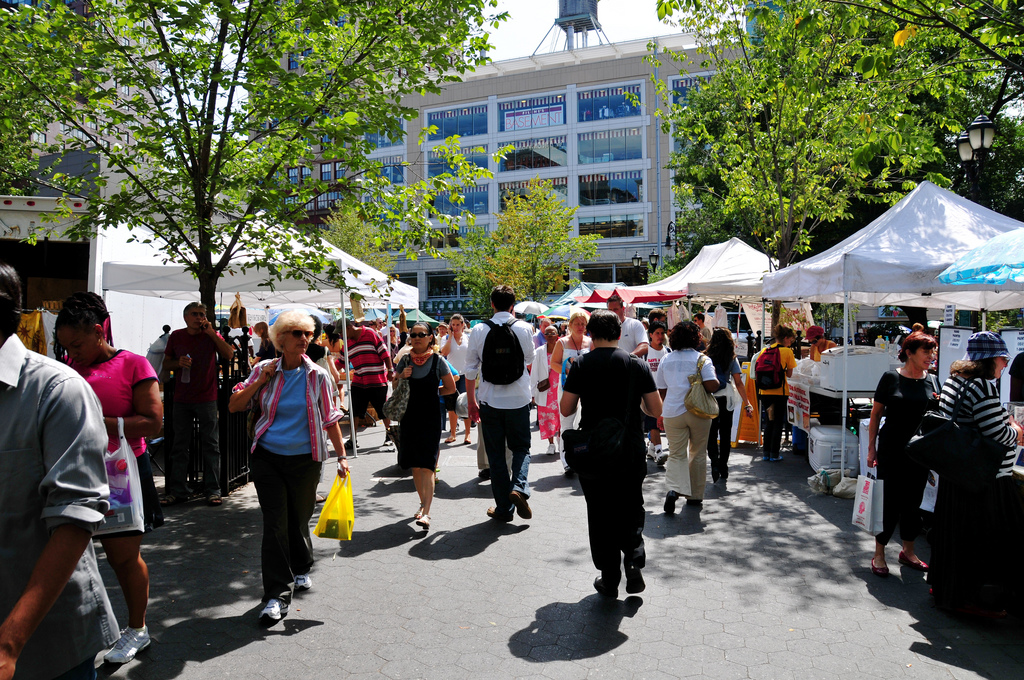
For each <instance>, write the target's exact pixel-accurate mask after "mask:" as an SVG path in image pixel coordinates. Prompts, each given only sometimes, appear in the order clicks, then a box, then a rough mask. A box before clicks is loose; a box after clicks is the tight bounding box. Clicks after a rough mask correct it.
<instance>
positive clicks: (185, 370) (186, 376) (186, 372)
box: [181, 354, 192, 383]
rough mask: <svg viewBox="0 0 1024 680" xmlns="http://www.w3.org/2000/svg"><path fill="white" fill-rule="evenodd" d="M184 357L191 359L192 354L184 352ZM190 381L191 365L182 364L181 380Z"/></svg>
mask: <svg viewBox="0 0 1024 680" xmlns="http://www.w3.org/2000/svg"><path fill="white" fill-rule="evenodd" d="M184 358H186V359H188V360H189V361H191V360H192V356H191V355H189V354H186V355H185V357H184ZM191 381H192V367H191V366H183V367H182V369H181V382H183V383H187V382H191Z"/></svg>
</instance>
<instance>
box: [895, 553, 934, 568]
mask: <svg viewBox="0 0 1024 680" xmlns="http://www.w3.org/2000/svg"><path fill="white" fill-rule="evenodd" d="M899 563H900V564H902V565H903V566H905V567H910V568H911V569H914V570H915V571H928V564H927V563H926V562H924V561H923V560H921V559H920V558H918V561H917V562H911V561H910V560H909V559H907V556H906V555H904V554H903V551H902V550H901V551H900V557H899Z"/></svg>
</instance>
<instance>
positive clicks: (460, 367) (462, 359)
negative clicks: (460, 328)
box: [448, 333, 469, 375]
mask: <svg viewBox="0 0 1024 680" xmlns="http://www.w3.org/2000/svg"><path fill="white" fill-rule="evenodd" d="M448 337H450V338H451V342H450V343H449V348H448V363H450V364H451V365H452V367H453V368H454V369H455V370H456V371H458V372H459V375H462V374H463V373H465V372H466V352H468V351H469V335H467V334H466V333H463V334H462V344H459V343H457V342H455V336H454V335H449V336H448Z"/></svg>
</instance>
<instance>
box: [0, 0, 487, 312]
mask: <svg viewBox="0 0 1024 680" xmlns="http://www.w3.org/2000/svg"><path fill="white" fill-rule="evenodd" d="M495 5H496V2H495V0H443V1H442V0H422V1H421V2H417V3H412V4H410V3H407V2H398V1H397V0H381V1H380V2H374V3H351V2H341V1H339V0H316V1H314V2H308V1H305V0H303V1H302V2H299V1H298V0H285V1H283V2H282V1H281V0H250V1H249V2H244V3H233V2H218V3H210V2H207V1H205V0H93V1H91V2H90V3H89V4H88V17H87V18H86V17H82V16H80V15H78V14H75V13H74V12H72V11H70V10H69V9H67V8H66V6H65V4H64V2H62V1H59V2H58V1H56V0H53V2H52V3H46V2H43V3H40V4H38V5H36V6H21V8H20V10H19V11H20V13H19V14H17V15H15V17H14V20H13V21H11V22H10V23H9V25H8V26H7V27H5V28H6V29H7V30H5V32H4V33H3V34H2V35H0V62H2V63H4V67H5V68H6V69H8V73H9V74H10V75H13V78H11V79H10V80H12V81H14V83H13V86H14V88H15V91H16V92H17V91H19V90H20V91H21V92H23V93H24V94H25V96H26V97H27V98H29V99H30V100H32V101H39V102H41V103H42V106H43V107H44V111H45V115H46V116H47V117H48V119H49V120H55V121H60V122H62V123H64V124H66V125H67V126H68V128H69V130H70V131H71V132H72V133H73V135H68V136H67V137H66V138H64V139H62V140H60V141H61V142H62V143H63V145H64V147H65V148H66V149H69V150H73V149H82V150H90V151H92V152H94V153H96V154H97V155H98V157H99V158H100V161H101V163H102V164H104V166H105V167H109V169H110V171H111V173H112V174H111V176H110V177H109V178H101V179H100V180H99V182H97V184H96V185H95V186H89V185H88V183H86V182H85V181H83V180H81V179H80V178H74V177H67V176H60V175H57V176H54V177H52V178H50V180H49V181H50V182H51V183H52V184H53V185H55V186H56V187H58V188H59V189H61V190H64V191H66V192H68V193H72V194H77V195H82V196H84V197H87V198H90V199H91V203H90V205H91V208H92V212H91V213H90V214H89V216H88V218H87V219H85V220H83V221H82V222H81V223H79V225H78V226H77V227H76V228H75V229H76V232H77V233H78V235H83V236H84V235H90V234H92V233H95V231H96V230H97V229H98V228H100V227H103V226H105V225H112V224H121V223H123V224H128V225H129V226H133V227H134V226H137V225H144V226H146V227H149V228H150V229H152V230H153V232H154V233H155V234H156V236H157V238H156V243H157V245H159V246H160V247H161V248H162V249H163V250H164V252H165V253H166V254H167V255H168V257H169V258H170V259H171V260H173V261H175V262H179V263H183V264H185V265H186V266H187V267H188V268H189V269H190V270H191V271H192V272H193V273H194V274H195V275H196V277H197V279H198V287H199V289H200V291H201V295H202V299H203V300H204V301H205V302H206V303H207V305H208V307H209V308H210V309H212V308H213V304H212V303H213V294H214V291H215V290H216V286H217V281H218V280H219V279H220V277H221V276H222V275H224V274H225V273H229V272H230V271H232V269H233V268H235V267H239V266H241V265H239V264H238V263H236V262H234V258H236V257H237V255H238V254H239V252H240V250H241V249H242V248H243V246H244V248H245V249H246V250H247V251H249V252H250V253H251V254H253V255H255V256H256V258H255V261H254V264H253V265H250V266H259V267H260V268H261V269H262V270H266V271H267V272H268V278H269V279H270V281H271V283H272V281H273V280H274V278H275V277H282V276H292V277H301V278H306V277H308V276H309V275H311V274H315V273H320V274H323V273H327V274H331V273H334V274H336V273H337V272H331V265H330V264H329V263H328V262H327V261H326V260H325V259H323V258H318V257H317V256H315V255H313V256H310V255H308V253H309V252H311V251H312V252H314V253H315V252H316V247H315V246H316V245H317V244H318V243H319V241H320V234H319V233H318V231H317V230H316V229H291V231H292V232H293V234H292V235H291V236H292V237H290V236H289V234H286V233H285V230H286V228H288V227H294V225H295V224H296V223H298V222H302V221H304V219H305V206H306V205H307V204H308V203H309V202H310V201H311V200H313V199H314V198H315V197H316V196H318V195H320V194H322V193H324V192H328V191H330V192H333V193H334V196H336V197H337V198H335V199H334V200H335V201H336V202H337V201H340V202H343V203H349V204H355V203H357V202H359V201H369V202H373V203H376V204H377V205H378V206H379V209H378V210H375V211H374V212H373V215H372V219H374V221H376V222H378V223H379V224H380V226H381V228H382V229H385V230H389V231H390V232H391V234H392V240H394V241H396V242H399V243H411V244H413V247H416V246H417V245H422V244H427V243H429V239H430V235H431V234H432V233H433V232H434V231H435V224H437V222H435V221H432V218H433V219H434V220H439V221H440V223H441V224H442V225H444V224H446V223H447V222H453V221H455V220H457V219H458V218H457V217H450V216H445V215H437V214H436V212H435V211H434V210H433V207H432V204H433V198H434V196H436V195H437V194H439V193H449V192H450V191H452V186H451V185H452V182H453V181H454V179H455V178H453V176H452V175H451V174H446V175H444V176H441V177H436V178H431V179H430V180H425V181H423V182H419V183H413V184H408V185H402V186H395V185H392V184H391V183H390V182H388V181H387V180H386V179H385V178H383V177H382V176H381V173H380V167H379V164H375V163H371V162H369V161H367V160H366V156H367V153H368V152H369V151H370V150H371V149H372V144H371V139H372V138H373V136H375V135H378V134H386V135H388V136H389V137H391V138H392V139H397V138H400V137H401V136H403V135H404V130H403V122H404V119H409V118H411V117H413V116H414V115H415V111H414V110H413V109H410V108H408V107H406V106H403V104H402V98H403V96H406V95H409V94H420V93H428V92H434V93H436V92H439V91H440V89H441V88H442V87H443V85H444V84H445V83H446V82H450V81H453V80H457V79H458V78H459V77H460V74H462V73H464V72H465V71H467V70H469V69H471V68H472V67H473V66H474V65H476V64H478V63H482V61H483V60H484V59H485V57H484V56H483V53H484V51H485V50H486V48H487V47H488V43H487V36H486V29H487V28H488V26H490V25H493V24H494V22H495V21H497V20H500V19H501V18H502V17H501V16H497V17H488V16H487V12H488V11H489V8H492V7H494V6H495ZM413 143H415V140H410V144H413ZM314 159H326V160H330V161H334V162H335V167H336V168H338V169H339V170H338V172H337V174H336V175H335V174H333V173H332V176H331V177H330V178H329V179H322V178H321V177H320V176H319V175H318V174H317V173H313V172H312V167H313V166H312V162H313V161H314ZM399 224H401V225H403V226H404V227H405V228H404V229H403V230H401V231H400V230H399V226H398V225H399ZM295 239H298V243H299V244H300V245H301V246H307V247H306V248H301V249H300V248H295V247H294V244H295V242H296V241H295ZM299 250H302V251H303V255H302V256H301V262H296V260H297V259H298V258H299V256H298V255H297V253H298V251H299ZM293 265H299V266H293Z"/></svg>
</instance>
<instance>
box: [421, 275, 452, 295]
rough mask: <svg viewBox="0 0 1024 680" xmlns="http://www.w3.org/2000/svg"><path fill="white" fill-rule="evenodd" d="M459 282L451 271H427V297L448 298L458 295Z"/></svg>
mask: <svg viewBox="0 0 1024 680" xmlns="http://www.w3.org/2000/svg"><path fill="white" fill-rule="evenodd" d="M458 292H459V289H458V283H457V282H456V281H455V274H452V273H451V272H435V273H431V272H428V273H427V297H428V298H448V297H456V296H457V295H458Z"/></svg>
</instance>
